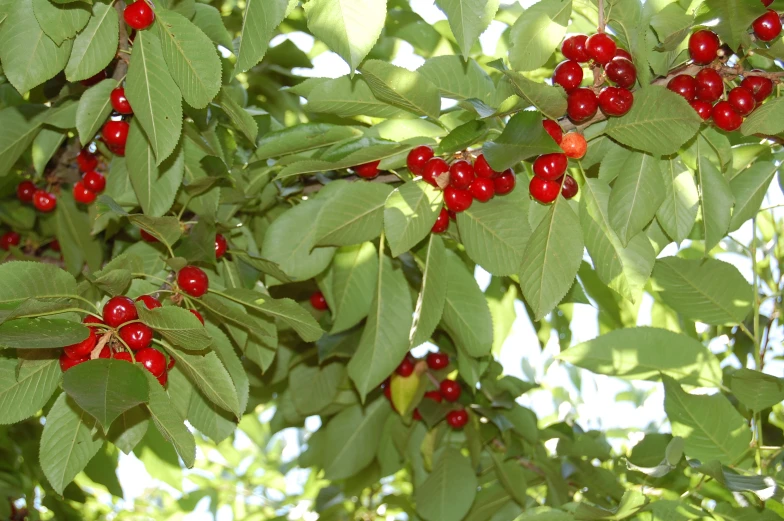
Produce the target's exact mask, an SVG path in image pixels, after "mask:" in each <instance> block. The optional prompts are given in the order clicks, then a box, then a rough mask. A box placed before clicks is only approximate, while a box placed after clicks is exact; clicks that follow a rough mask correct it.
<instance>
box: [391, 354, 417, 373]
mask: <svg viewBox="0 0 784 521" xmlns="http://www.w3.org/2000/svg"><path fill="white" fill-rule="evenodd" d="M395 372H396V373H397V374H399V375H400V376H402V377H403V378H408V377H409V376H411V374H412V373H413V372H414V362H412V361H411V360H410V359H409V358H408V356H406V357H405V358H404V359H403V361H402V362H400V365H399V366H397V369H395Z"/></svg>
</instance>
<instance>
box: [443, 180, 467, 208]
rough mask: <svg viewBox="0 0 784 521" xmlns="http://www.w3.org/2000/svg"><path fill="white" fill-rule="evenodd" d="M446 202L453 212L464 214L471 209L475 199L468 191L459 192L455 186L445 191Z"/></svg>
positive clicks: (448, 187)
mask: <svg viewBox="0 0 784 521" xmlns="http://www.w3.org/2000/svg"><path fill="white" fill-rule="evenodd" d="M444 202H445V203H446V207H447V208H449V209H450V210H452V211H453V212H457V213H459V212H464V211H466V210H468V209H469V208H471V203H472V202H474V197H473V196H472V195H471V192H469V191H468V190H459V189H457V188H455V187H454V186H447V187H446V189H444Z"/></svg>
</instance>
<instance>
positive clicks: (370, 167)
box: [354, 161, 381, 179]
mask: <svg viewBox="0 0 784 521" xmlns="http://www.w3.org/2000/svg"><path fill="white" fill-rule="evenodd" d="M380 163H381V161H371V162H370V163H364V164H362V165H357V166H355V167H354V172H355V173H356V174H357V175H358V176H359V177H361V178H363V179H374V178H375V177H376V176H378V165H379V164H380Z"/></svg>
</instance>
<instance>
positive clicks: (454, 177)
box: [449, 159, 476, 190]
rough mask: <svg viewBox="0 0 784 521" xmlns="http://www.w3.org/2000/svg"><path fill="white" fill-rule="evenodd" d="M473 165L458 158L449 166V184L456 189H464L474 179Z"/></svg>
mask: <svg viewBox="0 0 784 521" xmlns="http://www.w3.org/2000/svg"><path fill="white" fill-rule="evenodd" d="M474 177H476V175H475V174H474V167H473V166H471V163H469V162H468V161H464V160H462V159H461V160H460V161H455V162H454V163H452V166H450V167H449V186H452V187H454V188H457V189H458V190H466V189H467V188H468V187H469V186H471V181H473V180H474Z"/></svg>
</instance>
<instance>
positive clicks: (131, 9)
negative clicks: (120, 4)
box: [123, 0, 155, 31]
mask: <svg viewBox="0 0 784 521" xmlns="http://www.w3.org/2000/svg"><path fill="white" fill-rule="evenodd" d="M123 18H124V19H125V23H127V24H128V25H130V26H131V27H133V28H134V29H136V30H137V31H141V30H143V29H147V28H148V27H149V26H150V25H152V23H153V21H155V11H153V10H152V7H150V4H148V3H147V2H146V1H145V0H136V1H135V2H134V3H132V4H131V5H129V6H127V7H126V8H125V11H124V12H123Z"/></svg>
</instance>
